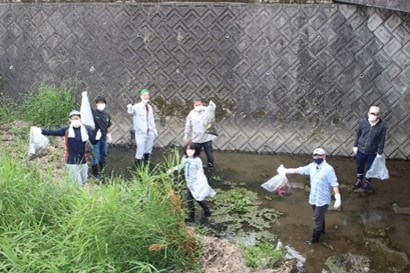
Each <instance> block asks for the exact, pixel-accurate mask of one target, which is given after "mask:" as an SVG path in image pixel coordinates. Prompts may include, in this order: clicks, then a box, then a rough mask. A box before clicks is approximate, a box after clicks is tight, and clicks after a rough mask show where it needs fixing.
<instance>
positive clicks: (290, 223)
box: [107, 147, 410, 273]
mask: <svg viewBox="0 0 410 273" xmlns="http://www.w3.org/2000/svg"><path fill="white" fill-rule="evenodd" d="M134 153H135V148H134V147H129V148H123V147H112V148H110V151H109V159H108V161H109V162H108V167H107V168H108V170H107V171H109V172H111V171H113V172H115V173H122V174H125V175H128V171H127V170H128V169H129V168H130V167H131V166H132V164H133V162H134ZM202 156H204V155H202ZM214 156H215V170H214V173H213V174H212V176H213V177H218V179H216V180H214V181H212V186H213V187H214V188H216V189H222V190H224V189H226V188H228V187H232V186H234V187H243V188H246V189H248V190H251V191H254V192H257V193H259V196H261V207H271V208H275V209H276V210H279V211H280V212H282V213H284V215H283V216H281V217H280V218H279V222H278V223H272V224H271V227H270V231H271V232H272V233H273V234H277V235H278V236H279V239H280V240H281V242H282V243H283V245H284V246H288V247H290V248H291V249H293V250H295V251H296V252H297V253H298V254H300V255H302V256H303V257H304V258H305V259H306V261H305V262H304V265H303V270H302V271H301V272H312V273H317V272H330V271H329V269H328V267H327V266H326V265H325V262H326V259H327V258H328V257H330V256H332V255H335V254H343V253H352V254H355V255H364V256H366V257H369V258H370V261H371V266H370V269H371V270H370V271H369V272H400V271H394V270H392V271H391V270H390V269H389V268H392V265H394V264H395V263H400V262H399V261H396V260H395V259H396V258H395V257H396V256H394V255H392V256H388V255H385V254H386V253H381V254H378V253H377V252H376V251H375V250H374V248H372V247H371V246H370V245H369V242H368V241H367V239H366V238H371V239H372V238H375V239H380V240H381V241H383V242H385V243H386V245H387V246H388V247H389V248H390V249H392V250H393V251H399V252H404V253H405V254H406V255H407V257H408V256H409V255H410V244H409V241H410V215H398V214H395V213H394V212H393V210H392V204H393V203H397V204H398V205H399V206H400V207H410V198H409V194H410V161H398V160H387V167H388V169H389V173H390V179H389V180H388V181H379V180H374V182H373V183H372V186H373V188H374V191H373V192H372V193H369V194H368V193H363V192H353V191H352V190H351V185H352V183H353V182H354V179H355V160H354V158H352V157H350V158H336V157H328V158H327V161H328V163H329V164H331V165H332V166H333V167H334V168H335V170H336V174H337V177H338V180H339V183H340V188H341V195H342V209H341V210H340V211H328V212H327V214H326V228H327V230H326V234H325V235H324V236H323V237H322V238H321V243H320V244H317V245H314V246H306V245H304V244H303V241H304V240H306V239H310V236H311V233H312V227H313V222H312V210H311V207H310V206H309V205H308V203H307V199H308V192H306V191H305V189H303V188H293V189H292V193H291V194H290V195H288V196H283V197H280V196H277V195H275V194H272V193H269V192H267V191H266V190H264V189H263V188H261V187H260V185H261V184H262V183H263V182H265V181H267V180H268V179H269V178H270V177H272V176H273V175H275V174H276V168H277V167H278V166H279V165H280V164H284V166H285V167H299V166H303V165H306V164H308V163H309V162H310V160H311V157H310V156H308V155H306V156H303V155H301V156H294V155H260V154H250V153H234V152H214ZM162 160H163V151H162V150H161V149H156V150H154V153H153V158H152V163H153V164H155V163H157V162H161V161H162ZM204 160H205V158H203V161H204ZM288 179H289V181H290V182H291V183H292V184H293V185H299V186H301V187H303V185H308V184H309V179H308V177H305V176H299V175H288ZM217 197H218V196H217ZM217 197H216V198H217ZM265 197H268V198H265ZM211 209H212V207H211ZM209 222H210V223H212V216H211V217H210V219H209ZM405 270H408V267H407V268H406V269H405ZM402 272H408V271H402Z"/></svg>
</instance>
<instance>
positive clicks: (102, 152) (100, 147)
mask: <svg viewBox="0 0 410 273" xmlns="http://www.w3.org/2000/svg"><path fill="white" fill-rule="evenodd" d="M106 105H107V100H106V99H105V97H102V96H98V97H97V98H96V99H95V109H93V110H92V112H93V118H94V123H95V130H94V132H95V134H96V135H97V139H98V142H97V143H96V144H94V145H93V158H92V160H91V172H92V174H93V176H94V177H95V178H97V179H99V178H100V172H101V171H103V170H104V168H105V165H106V160H107V152H108V145H107V143H110V142H111V141H112V137H111V133H110V132H111V125H112V123H111V116H110V114H109V113H108V112H107V111H106V110H105V107H106Z"/></svg>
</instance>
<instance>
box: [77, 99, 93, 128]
mask: <svg viewBox="0 0 410 273" xmlns="http://www.w3.org/2000/svg"><path fill="white" fill-rule="evenodd" d="M80 113H81V123H82V124H84V125H86V126H88V127H90V128H91V129H93V130H94V128H95V123H94V117H93V112H92V111H91V105H90V101H89V100H88V94H87V91H84V92H82V93H81V107H80Z"/></svg>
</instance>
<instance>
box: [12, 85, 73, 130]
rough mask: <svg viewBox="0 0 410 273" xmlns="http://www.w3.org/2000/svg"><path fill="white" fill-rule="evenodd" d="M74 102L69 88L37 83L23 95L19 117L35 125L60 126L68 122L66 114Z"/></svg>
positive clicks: (71, 108)
mask: <svg viewBox="0 0 410 273" xmlns="http://www.w3.org/2000/svg"><path fill="white" fill-rule="evenodd" d="M75 103H76V99H75V94H74V92H73V90H72V89H71V88H69V87H67V86H64V85H62V86H61V87H60V88H57V87H54V86H51V85H46V84H39V85H38V86H37V87H36V88H35V89H34V90H32V91H31V92H29V93H27V94H25V95H24V98H23V103H22V105H21V106H20V113H21V116H20V117H19V118H21V119H24V120H26V121H28V122H30V123H32V124H33V125H36V126H44V127H57V126H61V125H64V124H66V123H67V122H68V114H69V113H70V112H71V111H72V110H73V109H74V108H75V106H76V104H75ZM79 108H80V107H79V106H78V107H77V110H79Z"/></svg>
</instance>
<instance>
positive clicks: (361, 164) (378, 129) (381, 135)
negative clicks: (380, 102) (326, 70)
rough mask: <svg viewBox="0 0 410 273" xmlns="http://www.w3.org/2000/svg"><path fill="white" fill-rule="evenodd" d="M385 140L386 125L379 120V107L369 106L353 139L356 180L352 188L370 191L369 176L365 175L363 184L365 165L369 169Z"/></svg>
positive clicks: (379, 154)
mask: <svg viewBox="0 0 410 273" xmlns="http://www.w3.org/2000/svg"><path fill="white" fill-rule="evenodd" d="M385 140H386V126H385V124H384V122H383V121H382V120H381V114H380V108H379V107H377V106H371V107H370V109H369V112H368V117H367V118H363V119H361V120H360V121H359V125H358V127H357V133H356V139H355V141H354V147H353V153H354V154H355V155H356V167H357V175H356V182H355V183H354V185H353V188H354V189H359V188H363V189H364V190H365V191H371V186H370V182H371V178H367V177H366V180H365V182H364V184H363V178H364V176H365V172H364V169H365V165H367V170H369V169H370V167H371V166H372V164H373V161H374V159H375V158H376V157H381V156H382V154H383V149H384V143H385Z"/></svg>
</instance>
